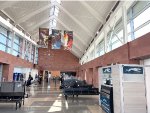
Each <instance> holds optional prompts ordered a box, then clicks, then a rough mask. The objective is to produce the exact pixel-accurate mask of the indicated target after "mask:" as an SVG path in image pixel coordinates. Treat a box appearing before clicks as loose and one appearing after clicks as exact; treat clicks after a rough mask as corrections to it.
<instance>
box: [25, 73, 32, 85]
mask: <svg viewBox="0 0 150 113" xmlns="http://www.w3.org/2000/svg"><path fill="white" fill-rule="evenodd" d="M32 80H33V77H32V76H31V72H30V73H29V77H28V80H27V84H26V86H30V85H31V81H32Z"/></svg>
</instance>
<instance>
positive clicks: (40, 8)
mask: <svg viewBox="0 0 150 113" xmlns="http://www.w3.org/2000/svg"><path fill="white" fill-rule="evenodd" d="M115 3H116V2H115V1H62V2H61V5H60V6H59V8H60V12H59V15H58V18H57V26H56V29H60V30H72V31H73V33H74V42H73V48H72V50H71V52H72V53H73V54H74V55H76V56H77V57H78V58H81V56H82V55H83V54H84V52H85V50H86V49H87V47H88V46H89V44H90V42H91V40H92V39H93V38H94V36H95V34H96V32H97V30H98V29H99V27H100V26H101V25H102V23H103V24H104V23H105V18H106V16H107V15H108V13H109V12H110V10H111V9H112V7H113V6H114V4H115ZM50 6H51V4H50V1H11V2H10V1H6V2H4V1H0V10H2V11H3V12H4V13H6V14H7V15H8V16H9V17H11V19H13V20H14V21H15V24H19V25H20V26H21V27H22V28H23V29H24V30H25V31H26V32H28V33H29V34H30V35H31V37H32V39H33V40H35V41H38V38H39V37H38V34H39V33H38V31H39V27H46V28H49V22H50V20H51V17H49V14H50Z"/></svg>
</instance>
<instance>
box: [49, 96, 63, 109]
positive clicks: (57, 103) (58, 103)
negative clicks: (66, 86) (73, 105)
mask: <svg viewBox="0 0 150 113" xmlns="http://www.w3.org/2000/svg"><path fill="white" fill-rule="evenodd" d="M61 96H62V94H60V95H59V96H58V98H60V97H61ZM61 110H62V100H56V101H55V102H54V103H53V105H52V106H51V107H50V109H49V110H48V112H56V111H61Z"/></svg>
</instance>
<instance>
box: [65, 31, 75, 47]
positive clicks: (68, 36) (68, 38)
mask: <svg viewBox="0 0 150 113" xmlns="http://www.w3.org/2000/svg"><path fill="white" fill-rule="evenodd" d="M72 44H73V31H64V47H65V49H67V50H71V49H72Z"/></svg>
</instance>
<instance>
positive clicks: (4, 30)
mask: <svg viewBox="0 0 150 113" xmlns="http://www.w3.org/2000/svg"><path fill="white" fill-rule="evenodd" d="M0 33H2V34H3V35H5V36H6V37H7V30H6V29H5V28H3V27H1V26H0Z"/></svg>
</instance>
